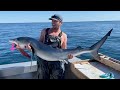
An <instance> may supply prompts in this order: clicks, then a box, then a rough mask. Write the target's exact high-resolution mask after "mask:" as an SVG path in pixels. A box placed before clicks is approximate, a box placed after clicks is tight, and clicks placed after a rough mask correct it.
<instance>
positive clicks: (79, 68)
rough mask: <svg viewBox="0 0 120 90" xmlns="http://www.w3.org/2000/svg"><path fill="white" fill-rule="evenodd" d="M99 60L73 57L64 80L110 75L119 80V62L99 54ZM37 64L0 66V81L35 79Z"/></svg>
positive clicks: (21, 63)
mask: <svg viewBox="0 0 120 90" xmlns="http://www.w3.org/2000/svg"><path fill="white" fill-rule="evenodd" d="M99 55H100V59H99V60H95V59H84V60H82V59H80V58H77V57H74V58H72V59H70V60H69V61H70V62H69V63H68V64H66V65H65V68H66V70H65V79H108V78H103V77H100V76H101V75H104V74H106V73H112V74H113V75H114V78H112V79H120V61H119V60H116V59H114V58H111V57H109V56H106V55H104V54H101V53H99ZM36 75H37V62H36V61H32V66H31V61H28V62H20V63H12V64H4V65H0V79H37V78H36Z"/></svg>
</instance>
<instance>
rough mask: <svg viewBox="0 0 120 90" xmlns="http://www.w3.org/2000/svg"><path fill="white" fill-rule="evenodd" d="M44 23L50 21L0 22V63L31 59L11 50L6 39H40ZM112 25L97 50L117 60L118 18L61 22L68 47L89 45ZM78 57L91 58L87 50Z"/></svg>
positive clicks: (119, 52)
mask: <svg viewBox="0 0 120 90" xmlns="http://www.w3.org/2000/svg"><path fill="white" fill-rule="evenodd" d="M47 27H51V23H0V65H2V64H10V63H19V62H27V61H30V59H28V58H26V57H24V56H22V55H21V53H20V52H19V51H18V50H14V51H11V50H10V48H11V44H10V43H9V39H12V38H16V37H20V36H29V37H33V38H36V39H39V36H40V32H41V30H42V29H43V28H47ZM111 28H113V31H112V33H111V36H110V37H108V39H107V40H106V42H105V43H104V44H103V45H102V47H101V48H100V49H99V53H102V54H105V55H107V56H110V57H112V58H115V59H118V60H120V21H93V22H64V23H63V25H62V27H61V29H62V31H63V32H65V33H66V34H67V36H68V48H75V47H77V46H81V47H83V48H86V47H90V46H91V45H93V44H94V43H96V42H97V41H98V40H100V39H101V38H102V37H103V36H104V35H105V34H106V33H107V32H108V31H109V30H110V29H111ZM27 52H28V51H27ZM28 53H29V52H28ZM29 54H31V53H29ZM78 57H79V58H81V59H88V58H91V56H90V55H89V54H83V55H81V56H78Z"/></svg>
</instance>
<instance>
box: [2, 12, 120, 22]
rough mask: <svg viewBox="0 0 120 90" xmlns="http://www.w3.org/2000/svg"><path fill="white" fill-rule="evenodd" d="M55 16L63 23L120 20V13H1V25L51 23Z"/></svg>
mask: <svg viewBox="0 0 120 90" xmlns="http://www.w3.org/2000/svg"><path fill="white" fill-rule="evenodd" d="M54 14H59V15H61V16H62V18H63V22H80V21H113V20H117V21H119V20H120V11H0V23H25V22H50V20H49V19H48V18H50V17H51V16H52V15H54Z"/></svg>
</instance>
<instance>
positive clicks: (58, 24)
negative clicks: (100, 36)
mask: <svg viewBox="0 0 120 90" xmlns="http://www.w3.org/2000/svg"><path fill="white" fill-rule="evenodd" d="M61 24H62V23H61V22H60V21H59V20H54V19H52V27H53V28H56V29H58V28H59V27H60V26H61Z"/></svg>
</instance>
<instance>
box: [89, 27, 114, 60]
mask: <svg viewBox="0 0 120 90" xmlns="http://www.w3.org/2000/svg"><path fill="white" fill-rule="evenodd" d="M112 30H113V29H111V30H110V31H109V32H108V33H107V34H106V35H105V36H104V37H103V38H102V39H101V40H99V41H98V42H97V43H95V44H94V45H92V46H91V47H90V50H92V53H91V54H92V56H93V57H94V59H97V60H98V59H99V60H100V57H99V55H98V50H99V48H100V47H101V46H102V45H103V43H104V42H105V41H106V39H107V38H108V36H110V34H111V32H112Z"/></svg>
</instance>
